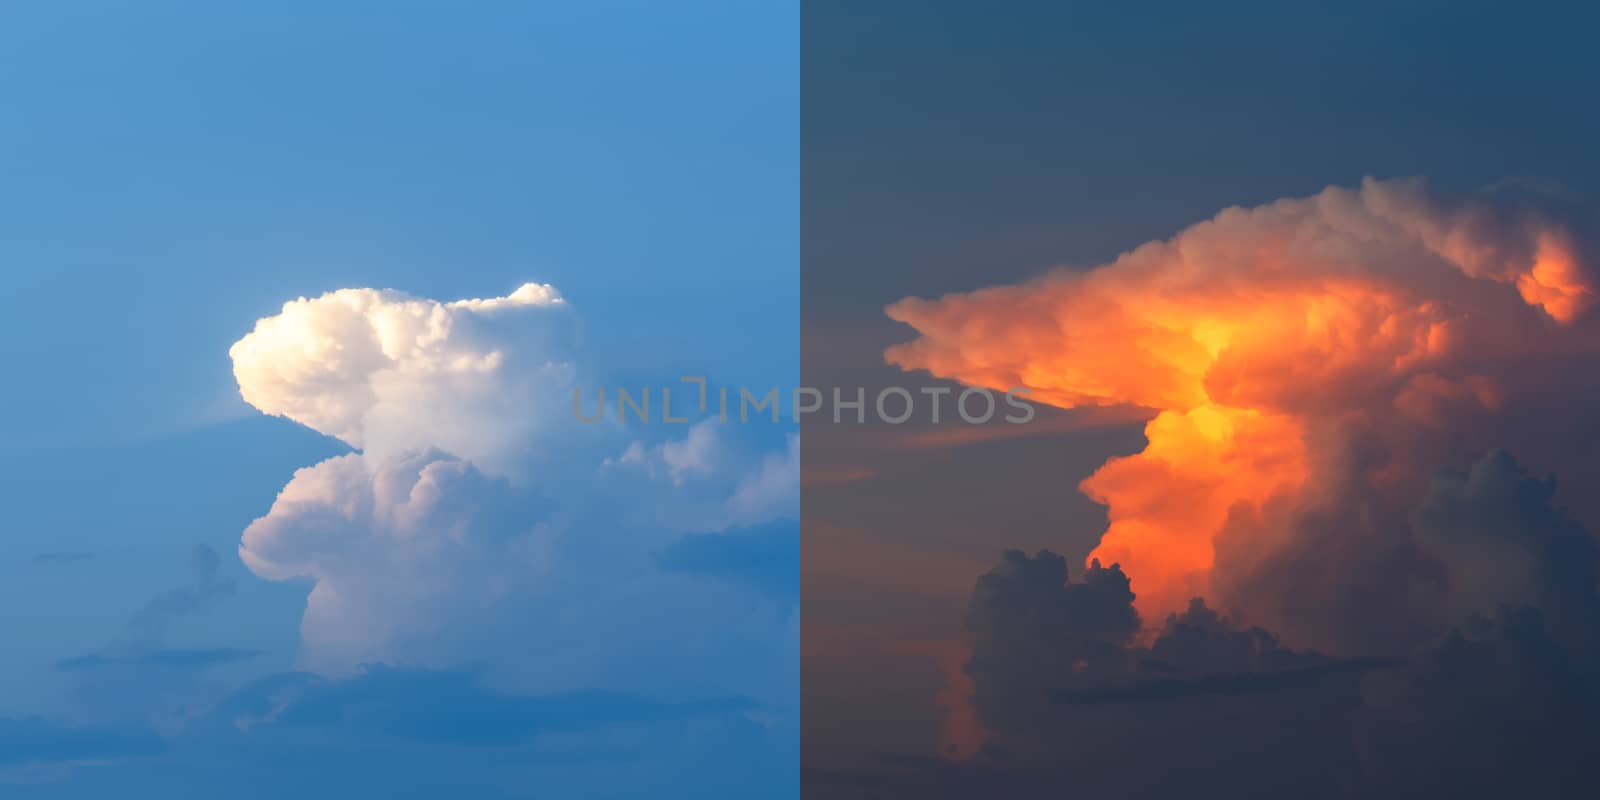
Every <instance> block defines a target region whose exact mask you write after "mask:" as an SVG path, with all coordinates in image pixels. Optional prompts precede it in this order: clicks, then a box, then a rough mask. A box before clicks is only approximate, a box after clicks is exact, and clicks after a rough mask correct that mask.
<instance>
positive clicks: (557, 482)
mask: <svg viewBox="0 0 1600 800" xmlns="http://www.w3.org/2000/svg"><path fill="white" fill-rule="evenodd" d="M798 14H799V8H798V2H777V1H774V2H711V0H705V2H696V3H689V4H679V5H673V6H670V7H669V6H665V5H661V4H656V3H649V2H602V3H584V4H552V3H498V2H496V3H474V4H451V3H444V2H416V3H401V4H377V3H364V2H353V3H342V4H321V3H309V2H288V3H272V4H259V3H258V4H234V5H231V6H229V7H222V6H219V5H217V4H210V3H199V2H155V3H143V4H122V3H106V2H70V1H69V2H22V3H10V4H7V5H5V7H4V8H0V102H3V103H4V108H5V113H4V115H3V116H0V265H3V266H0V269H3V273H0V274H3V275H4V277H5V279H6V281H5V282H6V288H5V290H4V291H3V292H0V356H3V359H4V364H5V366H6V375H7V376H8V377H7V380H6V381H5V388H6V391H4V392H3V393H0V501H3V506H4V509H5V515H4V519H3V521H0V797H5V798H8V800H9V799H10V798H61V799H62V800H74V799H76V798H96V799H97V800H98V799H99V798H106V797H162V798H172V799H173V800H188V799H189V798H196V799H204V800H209V799H210V798H215V797H230V798H262V799H263V800H265V799H266V798H271V799H272V800H278V799H279V798H284V797H295V798H299V799H300V800H323V798H339V799H340V800H345V799H346V798H365V797H373V798H379V797H381V798H429V799H430V800H431V799H432V798H473V799H476V798H496V799H499V798H508V799H509V798H541V800H542V799H544V798H569V797H571V798H578V797H582V798H680V797H681V798H706V797H738V798H796V797H798V796H799V786H798V774H797V763H798V756H799V753H798V750H799V735H798V718H799V707H798V706H799V697H798V694H799V685H798V684H799V672H798V667H797V660H798V654H799V589H798V587H799V575H798V573H799V519H798V517H799V491H800V481H799V475H800V443H799V432H798V425H796V424H795V423H794V421H793V420H792V418H791V416H790V413H789V409H790V406H791V404H790V403H788V402H787V401H782V402H780V401H779V398H789V397H793V396H794V395H795V392H796V390H797V383H798V381H799V352H798V351H799V336H798V320H799V163H798V141H799V115H800V108H799V19H798Z"/></svg>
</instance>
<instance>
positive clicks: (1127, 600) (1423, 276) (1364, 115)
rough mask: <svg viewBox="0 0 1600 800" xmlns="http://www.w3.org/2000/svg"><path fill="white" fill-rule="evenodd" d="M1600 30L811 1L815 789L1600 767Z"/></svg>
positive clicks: (1468, 12) (1185, 785)
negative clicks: (1598, 93)
mask: <svg viewBox="0 0 1600 800" xmlns="http://www.w3.org/2000/svg"><path fill="white" fill-rule="evenodd" d="M1596 22H1600V15H1597V14H1596V13H1594V12H1592V11H1589V12H1585V11H1576V12H1575V11H1573V10H1571V9H1563V8H1559V7H1557V6H1554V5H1552V6H1550V7H1548V8H1541V7H1539V6H1538V5H1537V4H1535V5H1533V6H1527V5H1524V6H1515V7H1514V6H1510V5H1503V4H1487V3H1420V2H1408V3H1343V4H1338V5H1337V6H1333V5H1318V6H1314V7H1313V6H1295V5H1289V4H1278V3H1229V4H1193V3H1151V4H1130V3H1124V4H1088V3H1081V4H1080V3H1043V2H1017V3H1007V4H998V5H996V4H990V5H983V4H976V3H944V2H931V3H873V4H863V3H856V2H844V1H843V0H809V2H807V3H806V4H805V6H804V10H803V24H802V96H803V103H802V148H801V163H802V214H801V230H802V252H803V255H802V262H803V263H802V271H801V275H802V281H801V296H802V303H801V326H802V327H801V338H802V354H801V364H802V374H801V378H802V384H803V387H802V388H801V389H800V390H799V391H798V392H797V393H796V395H795V398H794V413H795V415H796V416H797V418H798V419H799V420H800V423H801V431H802V433H801V438H802V440H803V442H804V449H803V459H802V480H801V484H802V502H801V518H802V519H801V529H802V547H801V565H802V568H801V607H802V610H803V624H802V648H801V650H802V654H801V664H800V671H801V704H802V715H801V719H802V722H801V728H802V776H801V778H802V794H803V796H804V797H806V798H808V799H809V798H817V799H818V800H824V799H830V800H831V799H832V798H840V799H841V800H844V799H848V798H918V799H919V800H925V799H927V798H1013V797H1020V798H1033V797H1051V798H1062V797H1077V798H1163V799H1165V798H1174V797H1180V798H1230V799H1231V798H1297V799H1299V798H1363V799H1366V798H1435V797H1438V798H1587V797H1594V796H1597V795H1600V773H1597V772H1596V770H1595V768H1594V766H1593V760H1594V756H1595V754H1596V753H1600V586H1597V575H1600V460H1597V459H1596V449H1597V444H1600V294H1597V293H1600V156H1597V155H1596V153H1595V147H1594V143H1595V142H1596V141H1600V106H1597V105H1596V104H1595V103H1594V102H1592V95H1593V92H1592V84H1593V81H1594V78H1595V77H1596V76H1597V75H1600V55H1597V51H1596V50H1595V48H1593V47H1592V46H1591V45H1592V43H1591V41H1590V39H1592V35H1593V34H1592V32H1593V31H1594V30H1595V23H1596Z"/></svg>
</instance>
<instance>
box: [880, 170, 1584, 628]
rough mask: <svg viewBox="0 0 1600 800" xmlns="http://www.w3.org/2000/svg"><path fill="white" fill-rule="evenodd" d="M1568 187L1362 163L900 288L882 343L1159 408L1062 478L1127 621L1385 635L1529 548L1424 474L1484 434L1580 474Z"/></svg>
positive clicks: (963, 374) (910, 365)
mask: <svg viewBox="0 0 1600 800" xmlns="http://www.w3.org/2000/svg"><path fill="white" fill-rule="evenodd" d="M1570 205H1571V204H1569V203H1567V202H1566V201H1565V200H1564V199H1563V198H1561V197H1559V196H1555V195H1551V194H1549V193H1543V192H1540V191H1537V190H1528V189H1524V188H1521V187H1503V188H1501V189H1500V190H1497V191H1490V192H1484V193H1481V194H1478V195H1473V196H1470V197H1465V198H1447V197H1441V196H1438V195H1436V194H1434V193H1432V192H1430V191H1429V189H1428V187H1427V186H1426V185H1425V184H1424V183H1422V182H1420V181H1416V180H1403V181H1378V180H1371V179H1368V180H1367V181H1365V182H1364V183H1363V184H1362V185H1361V187H1360V188H1358V189H1344V188H1338V187H1335V188H1329V189H1327V190H1325V191H1323V192H1321V193H1319V194H1317V195H1315V196H1312V197H1307V198H1298V199H1286V200H1280V201H1277V202H1274V203H1270V204H1268V205H1265V206H1261V207H1257V208H1248V209H1247V208H1230V209H1227V210H1224V211H1222V212H1221V213H1219V214H1218V215H1216V217H1214V218H1213V219H1210V220H1208V221H1205V222H1202V223H1199V224H1197V225H1194V226H1192V227H1190V228H1188V229H1186V230H1184V231H1182V232H1181V233H1179V234H1177V235H1176V236H1174V237H1173V238H1171V239H1169V240H1165V241H1156V242H1150V243H1147V244H1144V245H1141V246H1139V247H1137V248H1135V249H1133V250H1131V251H1129V252H1127V253H1125V254H1123V255H1122V256H1120V257H1118V258H1117V259H1116V260H1114V261H1112V262H1111V263H1108V264H1103V265H1099V266H1097V267H1094V268H1091V269H1086V270H1066V269H1063V270H1060V271H1057V272H1054V273H1051V274H1048V275H1046V276H1044V277H1041V278H1039V279H1037V280H1035V281H1032V282H1030V283H1026V284H1022V285H1017V286H1006V287H999V288H991V289H984V290H980V291H976V292H972V293H970V294H960V295H951V296H947V297H944V298H942V299H938V300H921V299H906V300H902V301H900V302H898V303H895V304H894V305H892V306H890V307H889V309H888V313H889V315H890V316H891V317H893V318H894V319H897V320H900V321H902V322H905V323H907V324H909V325H910V326H911V327H913V328H915V329H916V331H917V333H918V334H919V338H917V339H915V340H914V341H911V342H909V343H906V344H903V345H899V346H896V347H893V348H892V349H890V350H889V351H888V353H887V358H888V360H889V361H890V362H891V363H893V364H896V365H898V366H900V367H902V368H905V369H908V370H927V371H929V372H931V373H933V374H934V375H936V376H940V377H945V378H951V379H954V380H957V381H960V382H962V383H966V384H971V385H975V386H986V387H990V388H1000V387H1008V386H1017V385H1022V386H1028V387H1030V388H1032V389H1033V391H1034V395H1033V397H1034V398H1035V399H1037V400H1039V401H1042V402H1046V403H1050V404H1053V405H1057V406H1061V407H1069V408H1070V407H1082V406H1108V405H1132V406H1139V407H1143V408H1146V409H1150V410H1151V411H1152V412H1153V413H1154V417H1153V418H1152V419H1151V420H1150V422H1149V423H1148V425H1147V426H1146V428H1145V435H1146V438H1147V439H1148V445H1147V446H1146V447H1145V449H1144V450H1143V451H1142V452H1140V453H1137V454H1134V455H1131V456H1127V457H1124V458H1117V459H1113V460H1111V461H1110V462H1108V463H1106V464H1105V465H1104V466H1102V467H1101V468H1100V469H1099V470H1098V471H1097V472H1095V473H1094V474H1093V475H1092V476H1091V477H1090V478H1088V479H1087V480H1086V481H1084V482H1083V484H1082V486H1081V489H1082V490H1083V491H1084V492H1085V493H1087V494H1088V495H1089V496H1091V497H1092V498H1094V499H1096V500H1098V501H1099V502H1101V503H1104V504H1105V505H1106V506H1107V510H1108V514H1109V517H1110V525H1109V527H1108V529H1107V530H1106V531H1105V533H1104V536H1103V538H1102V539H1101V542H1100V545H1099V547H1098V548H1097V549H1096V550H1095V551H1094V553H1093V554H1092V557H1093V558H1096V559H1099V560H1100V561H1101V562H1102V563H1104V564H1106V565H1110V564H1113V563H1115V564H1120V565H1121V567H1122V568H1123V569H1124V570H1126V571H1127V574H1128V576H1129V578H1130V579H1131V581H1132V588H1133V591H1134V593H1135V594H1136V595H1137V600H1136V606H1137V608H1138V610H1139V612H1140V614H1141V615H1142V616H1144V617H1145V618H1146V619H1148V620H1153V621H1159V620H1161V619H1163V618H1165V617H1166V616H1168V615H1169V614H1173V613H1177V612H1180V611H1182V610H1183V609H1185V608H1186V607H1187V606H1188V604H1189V601H1190V600H1191V598H1194V597H1200V598H1203V599H1204V600H1206V601H1207V602H1208V603H1209V604H1211V605H1212V606H1213V607H1219V608H1223V609H1229V610H1236V611H1237V613H1239V614H1240V615H1241V616H1242V618H1244V619H1246V620H1248V621H1249V622H1250V623H1252V624H1260V625H1264V626H1267V627H1269V628H1271V629H1272V630H1274V631H1277V632H1279V633H1280V634H1281V635H1282V636H1284V637H1285V640H1286V641H1289V642H1291V643H1293V644H1295V645H1296V646H1302V647H1316V648H1322V649H1326V650H1331V651H1337V652H1360V653H1396V652H1404V651H1406V650H1407V649H1408V648H1409V647H1411V646H1413V645H1415V644H1416V643H1418V642H1419V641H1422V640H1424V639H1427V638H1428V637H1430V636H1433V635H1436V634H1438V633H1439V632H1441V631H1442V630H1444V629H1446V628H1448V627H1449V626H1451V625H1454V624H1456V623H1458V622H1459V621H1460V620H1461V619H1463V618H1464V617H1465V616H1466V615H1467V614H1470V613H1473V612H1485V613H1487V612H1492V611H1494V610H1495V608H1496V607H1497V605H1498V604H1500V603H1503V602H1511V601H1521V600H1526V599H1528V598H1530V597H1532V596H1534V595H1536V594H1537V593H1538V591H1539V590H1538V589H1536V588H1532V584H1537V583H1538V582H1540V581H1541V580H1543V579H1544V578H1545V577H1546V576H1545V575H1544V574H1543V571H1544V570H1547V569H1548V568H1549V564H1548V563H1547V559H1545V558H1544V556H1543V555H1541V554H1539V553H1529V552H1524V551H1525V550H1527V549H1528V548H1536V547H1537V546H1538V545H1537V543H1536V542H1534V541H1533V537H1531V535H1520V534H1518V533H1517V532H1515V531H1511V530H1504V531H1496V532H1495V533H1494V534H1493V535H1490V533H1489V532H1487V531H1483V532H1481V533H1482V534H1483V535H1479V532H1476V529H1463V528H1462V527H1461V526H1460V524H1458V523H1460V522H1461V521H1462V520H1461V519H1457V518H1453V517H1451V514H1453V513H1455V511H1453V510H1441V507H1443V506H1449V505H1450V504H1451V500H1450V498H1451V497H1453V496H1456V495H1460V494H1462V493H1470V491H1471V490H1472V489H1473V488H1475V487H1477V486H1478V485H1479V484H1478V483H1477V482H1475V481H1476V479H1475V478H1473V477H1470V476H1468V477H1450V476H1448V475H1445V474H1444V473H1443V472H1442V471H1450V470H1454V471H1456V472H1458V473H1465V471H1466V470H1468V469H1469V468H1471V465H1472V464H1473V463H1474V462H1476V461H1477V460H1478V459H1479V458H1480V457H1481V456H1482V455H1483V454H1484V453H1485V452H1487V451H1489V450H1491V449H1496V448H1498V449H1501V450H1505V451H1507V452H1509V453H1511V454H1512V456H1514V457H1515V458H1516V459H1517V460H1518V461H1519V462H1520V463H1522V464H1523V465H1526V466H1527V467H1529V468H1530V469H1532V470H1533V472H1534V473H1535V474H1538V475H1550V474H1556V475H1560V476H1561V477H1562V478H1563V479H1570V480H1581V479H1583V478H1584V477H1585V476H1592V475H1593V468H1592V467H1591V466H1589V465H1587V464H1585V463H1583V462H1584V459H1582V457H1581V455H1582V454H1581V453H1580V452H1579V450H1578V449H1577V448H1575V447H1574V446H1573V443H1574V442H1577V441H1582V440H1583V437H1585V436H1588V435H1592V434H1593V433H1594V423H1593V422H1592V421H1590V418H1591V417H1592V414H1591V413H1590V409H1591V408H1592V403H1593V401H1594V400H1596V399H1600V385H1597V383H1596V380H1595V378H1593V377H1591V376H1592V375H1593V374H1594V370H1593V367H1594V366H1595V364H1596V356H1597V355H1600V325H1597V324H1596V321H1595V319H1594V316H1595V315H1593V314H1590V313H1589V311H1590V309H1591V307H1592V306H1593V304H1594V301H1595V299H1596V295H1595V292H1596V285H1597V284H1596V278H1595V275H1594V273H1593V271H1592V270H1593V268H1594V266H1595V264H1596V263H1597V261H1596V255H1597V254H1600V250H1597V249H1596V247H1595V242H1594V240H1593V239H1591V238H1589V236H1588V234H1587V231H1589V230H1593V229H1594V227H1595V225H1594V224H1593V222H1594V220H1593V219H1591V218H1589V217H1586V216H1584V215H1583V212H1580V211H1575V210H1572V209H1571V208H1570V207H1569V206H1570ZM1477 474H1478V473H1477V472H1476V471H1474V472H1473V473H1471V475H1477ZM1558 499H1559V500H1562V501H1564V502H1566V503H1568V504H1570V505H1573V506H1574V507H1575V508H1576V509H1577V510H1578V511H1579V512H1580V513H1584V514H1585V516H1586V517H1587V518H1588V519H1591V520H1592V519H1593V517H1592V516H1589V515H1592V514H1593V512H1595V511H1596V510H1600V509H1595V508H1593V507H1585V506H1592V503H1588V502H1587V498H1584V497H1581V496H1566V495H1560V496H1559V497H1558ZM1469 516H1470V515H1469ZM1498 522H1501V521H1498V520H1497V523H1498ZM1503 522H1505V523H1506V524H1507V525H1510V526H1512V527H1515V525H1516V520H1515V519H1510V520H1504V521H1503ZM1486 524H1487V523H1484V522H1483V521H1482V519H1481V518H1480V519H1479V521H1478V522H1477V523H1476V526H1477V528H1482V527H1484V526H1485V525H1486ZM1469 527H1470V526H1469ZM1497 537H1498V538H1497ZM1368 612H1370V613H1368Z"/></svg>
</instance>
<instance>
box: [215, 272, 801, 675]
mask: <svg viewBox="0 0 1600 800" xmlns="http://www.w3.org/2000/svg"><path fill="white" fill-rule="evenodd" d="M575 329H576V319H575V318H574V315H573V313H572V311H571V310H570V309H569V308H567V304H566V303H565V302H564V301H563V300H562V299H561V296H560V295H559V294H558V293H557V292H556V291H555V289H553V288H551V287H549V286H545V285H541V284H534V283H530V284H526V285H524V286H522V287H521V288H519V289H517V290H516V291H515V292H513V293H511V294H510V295H508V296H506V297H497V298H489V299H474V300H460V301H455V302H437V301H433V300H426V299H420V298H415V297H411V296H408V295H405V294H401V293H399V292H395V291H388V290H374V289H343V290H340V291H336V292H330V293H328V294H325V295H323V296H321V297H318V298H315V299H306V298H301V299H298V300H295V301H293V302H290V303H287V304H285V305H284V307H283V311H282V313H280V314H278V315H276V316H273V317H270V318H267V319H263V320H261V321H259V322H257V323H256V325H255V329H254V330H253V331H251V332H250V333H249V334H248V335H247V336H245V337H244V338H243V339H240V340H239V342H238V343H236V344H235V345H234V346H233V348H232V350H231V351H230V354H231V355H232V357H233V362H234V374H235V375H236V376H237V378H238V382H239V389H240V392H241V393H242V395H243V396H244V398H245V399H246V400H247V401H248V402H250V403H251V404H252V405H254V406H256V407H257V408H259V409H261V410H262V411H264V412H267V413H269V414H277V415H280V416H284V417H287V418H289V419H291V420H294V421H296V422H298V423H301V424H303V425H306V426H308V427H311V428H314V429H316V430H318V431H321V432H322V433H325V434H327V435H329V436H334V437H337V438H339V439H340V440H342V441H344V442H346V443H347V444H349V445H350V446H352V447H354V448H357V450H358V452H354V453H350V454H346V455H343V456H339V457H336V458H332V459H329V460H327V461H324V462H322V463H320V464H317V465H314V466H310V467H306V468H304V469H301V470H298V471H297V472H296V473H295V474H294V476H293V478H292V479H291V480H290V481H289V483H288V485H286V486H285V487H284V488H283V490H282V491H281V492H280V493H279V495H278V497H277V499H276V500H275V501H274V502H273V504H272V507H271V508H270V509H269V510H268V512H267V513H266V514H265V515H264V516H262V517H261V518H259V519H257V520H255V521H254V522H252V523H251V524H250V525H249V527H248V528H246V529H245V531H244V534H243V537H242V541H241V544H240V548H239V555H240V558H241V559H242V560H243V562H244V563H245V565H246V566H247V567H249V569H250V570H251V571H252V572H254V573H255V574H256V575H258V576H260V577H262V578H266V579H269V580H290V579H309V580H311V581H312V582H313V583H314V586H313V588H312V590H311V593H310V596H309V597H308V599H307V605H306V610H305V614H304V616H303V617H302V620H301V640H302V647H303V652H302V662H303V665H304V666H306V667H308V668H311V669H314V670H317V671H320V672H325V673H330V674H348V673H351V672H352V671H353V670H355V669H357V667H358V666H359V665H361V664H363V663H371V662H384V663H403V664H408V665H421V666H431V667H452V666H456V665H459V664H461V663H465V662H469V661H471V662H485V663H488V664H490V665H491V668H493V669H494V670H498V677H499V678H500V679H502V680H503V681H504V682H505V683H507V684H508V685H510V686H513V687H518V688H522V689H538V690H547V689H575V688H584V687H592V686H597V685H598V686H606V687H608V688H622V689H629V690H634V691H650V692H663V693H668V694H671V693H679V694H686V695H694V694H697V693H698V694H723V693H729V692H732V693H744V694H748V695H751V696H759V697H767V698H773V699H774V702H780V701H782V702H787V701H788V700H789V699H792V698H791V695H792V694H793V692H792V689H793V685H792V682H789V683H787V684H786V683H785V678H784V676H785V675H788V674H789V673H790V672H792V665H791V664H790V662H791V661H792V659H793V656H794V649H795V647H796V642H795V637H794V628H793V620H792V614H793V608H792V605H793V602H792V599H789V598H788V596H786V595H784V594H783V593H782V592H773V591H770V590H767V591H764V590H762V588H761V587H751V586H749V585H748V583H749V582H748V581H742V580H735V579H731V578H727V579H725V578H720V577H718V576H715V575H713V576H710V577H708V576H707V575H703V574H699V573H696V572H695V571H693V570H685V569H667V568H665V567H663V562H662V561H661V558H660V556H661V554H662V553H665V552H668V551H669V550H670V548H671V547H672V545H673V544H674V543H675V542H676V541H677V540H678V539H679V538H680V537H682V536H684V535H687V534H688V533H689V532H691V531H693V532H695V533H698V534H699V535H702V536H709V535H721V533H722V532H724V531H726V530H727V529H729V528H732V527H736V526H753V525H760V524H762V523H767V522H772V521H774V520H782V519H792V518H793V517H794V516H795V514H796V513H797V510H798V509H797V506H798V501H797V495H798V485H799V476H798V461H799V449H798V447H799V445H798V442H797V441H795V440H793V439H791V440H789V441H786V442H785V443H784V446H783V448H782V449H781V450H778V451H776V452H773V453H766V454H763V453H761V452H759V451H757V452H751V448H750V447H749V446H748V445H747V444H746V443H741V442H739V441H736V440H735V439H734V437H733V436H732V434H731V433H730V432H729V429H728V428H729V426H727V425H720V424H717V423H716V422H715V421H714V420H707V421H702V422H700V423H699V424H697V425H695V426H693V427H686V428H675V427H669V428H664V429H663V430H664V431H666V433H667V435H668V436H669V437H670V438H669V440H668V441H666V442H655V443H646V442H644V441H640V442H636V443H635V444H633V445H632V446H625V445H624V441H625V440H621V439H619V438H618V437H619V435H620V434H621V431H620V430H619V429H618V428H617V427H615V426H612V425H610V424H609V423H608V424H604V425H599V424H597V425H585V424H581V423H579V422H577V421H576V420H575V419H574V418H573V416H572V392H573V390H574V389H575V388H576V387H577V385H578V377H579V375H580V372H581V369H580V361H581V359H580V356H579V351H578V348H577V345H576V341H575V339H576V337H575V335H574V331H575ZM674 380H675V379H674ZM679 438H681V441H673V440H672V439H679ZM778 552H782V551H781V550H779V551H778ZM796 568H797V567H796ZM735 577H736V576H735ZM731 641H737V642H739V643H740V648H739V652H738V653H737V654H735V655H732V656H726V657H724V659H723V661H722V666H723V667H725V668H724V669H707V666H706V663H705V662H706V659H707V658H708V657H709V655H708V654H711V653H718V654H723V655H726V652H727V650H728V647H727V645H728V642H731ZM641 649H643V650H648V651H649V652H650V653H651V654H652V655H651V658H650V659H648V660H647V662H646V661H641V660H640V659H639V658H637V655H638V652H639V651H640V650H641Z"/></svg>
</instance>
